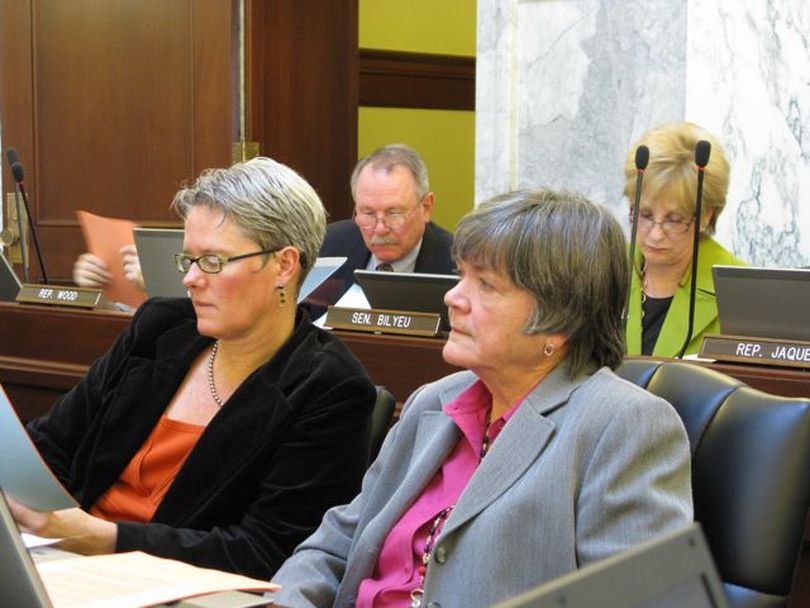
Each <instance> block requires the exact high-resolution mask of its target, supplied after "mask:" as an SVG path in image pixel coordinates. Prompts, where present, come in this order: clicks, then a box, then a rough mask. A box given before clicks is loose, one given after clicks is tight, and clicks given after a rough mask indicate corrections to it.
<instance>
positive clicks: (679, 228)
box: [630, 211, 695, 235]
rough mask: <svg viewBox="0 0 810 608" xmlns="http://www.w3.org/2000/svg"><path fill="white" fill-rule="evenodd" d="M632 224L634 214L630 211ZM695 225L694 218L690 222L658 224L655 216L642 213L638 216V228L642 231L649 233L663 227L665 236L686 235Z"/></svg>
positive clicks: (665, 221)
mask: <svg viewBox="0 0 810 608" xmlns="http://www.w3.org/2000/svg"><path fill="white" fill-rule="evenodd" d="M630 223H631V224H632V223H633V212H632V211H630ZM694 223H695V218H694V216H693V217H692V218H690V219H689V220H664V221H663V222H656V221H655V219H653V216H652V215H651V214H649V213H641V214H640V215H639V216H638V227H639V229H640V230H644V231H645V232H649V231H650V230H652V229H653V228H654V227H655V226H661V230H663V231H664V234H667V235H673V234H676V235H677V234H684V233H686V232H688V231H689V227H690V226H691V225H692V224H694Z"/></svg>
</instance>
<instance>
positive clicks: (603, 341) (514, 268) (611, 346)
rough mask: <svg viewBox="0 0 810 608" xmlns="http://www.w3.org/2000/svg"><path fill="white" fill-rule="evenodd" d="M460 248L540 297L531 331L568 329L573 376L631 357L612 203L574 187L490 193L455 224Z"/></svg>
mask: <svg viewBox="0 0 810 608" xmlns="http://www.w3.org/2000/svg"><path fill="white" fill-rule="evenodd" d="M453 255H454V257H455V259H456V260H457V261H471V262H474V263H476V264H481V265H483V266H484V267H488V268H491V269H493V270H495V271H497V272H500V273H502V274H504V275H506V276H508V277H509V278H510V279H511V281H512V282H513V283H514V284H515V285H518V286H519V287H521V288H523V289H525V290H526V291H528V292H530V293H531V294H532V295H533V296H534V299H535V311H534V314H533V315H532V317H531V318H530V319H529V321H528V323H527V325H526V327H525V329H524V331H525V333H527V334H539V333H562V334H564V335H565V336H566V338H567V344H568V349H569V352H568V359H569V361H570V368H569V370H570V373H571V375H572V376H573V375H576V374H579V373H581V372H583V371H585V370H587V369H588V368H590V367H591V366H592V365H593V364H594V363H596V364H597V365H599V366H602V365H607V366H608V367H610V368H616V367H617V366H618V365H619V364H620V363H621V361H622V357H623V356H624V350H625V348H624V330H623V327H622V319H621V316H622V309H623V307H624V303H625V300H626V297H627V289H628V268H627V257H626V249H625V238H624V233H623V232H622V229H621V227H620V226H619V223H618V222H617V221H616V219H615V218H614V217H613V215H612V214H611V213H610V211H608V210H607V209H606V208H605V207H602V206H601V205H597V204H596V203H592V202H591V201H589V200H588V199H586V198H585V197H584V196H582V195H581V194H578V193H576V192H571V191H567V190H550V189H542V190H517V191H514V192H509V193H507V194H503V195H501V196H496V197H495V198H492V199H489V200H488V201H485V202H483V203H481V204H479V205H478V206H477V207H476V208H475V209H474V210H473V211H471V212H470V213H468V214H467V215H465V216H464V217H463V218H462V219H461V221H460V222H459V224H458V227H457V228H456V233H455V236H454V239H453Z"/></svg>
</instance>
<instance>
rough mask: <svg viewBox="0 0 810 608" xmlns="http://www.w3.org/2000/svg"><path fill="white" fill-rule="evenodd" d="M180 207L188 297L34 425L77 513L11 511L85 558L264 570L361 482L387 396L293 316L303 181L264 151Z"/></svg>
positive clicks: (318, 212)
mask: <svg viewBox="0 0 810 608" xmlns="http://www.w3.org/2000/svg"><path fill="white" fill-rule="evenodd" d="M173 207H174V209H175V210H176V211H177V212H178V213H179V215H180V216H181V217H182V218H183V219H184V221H185V241H184V247H183V249H184V251H183V252H181V253H178V254H177V255H176V256H175V257H176V259H175V263H176V265H177V267H178V270H179V271H180V272H182V273H184V275H185V278H184V279H183V281H184V284H185V286H186V287H187V289H188V292H189V299H188V300H186V299H152V300H149V301H147V302H146V303H145V304H144V305H143V306H142V307H141V308H140V309H139V310H138V311H137V312H136V314H135V316H134V317H133V320H132V324H131V326H130V328H129V329H128V330H127V331H126V332H125V333H124V334H123V335H122V336H121V337H120V338H119V339H118V340H117V341H116V343H115V344H114V345H113V346H112V348H111V349H110V350H109V352H107V353H106V354H105V355H104V356H103V357H102V358H101V359H99V360H98V361H96V362H95V363H94V364H93V366H92V367H91V368H90V370H89V372H88V374H87V376H86V377H85V378H84V379H82V380H81V381H80V382H79V383H78V384H77V385H76V386H75V387H74V388H73V389H72V390H71V391H70V392H69V393H67V394H66V395H65V396H64V397H62V398H61V399H60V400H59V401H57V402H56V404H55V405H54V406H53V408H52V409H51V411H50V412H49V413H48V414H47V415H45V416H43V417H41V418H39V419H36V420H34V421H32V422H31V423H30V424H29V426H28V430H29V433H30V435H31V437H32V439H33V440H34V442H35V444H36V446H37V447H38V449H39V450H40V452H41V453H42V456H43V458H44V459H45V460H46V461H47V463H48V464H49V465H50V467H51V468H52V470H53V471H54V473H55V474H56V476H57V477H58V478H59V479H60V481H61V482H62V483H63V484H64V485H65V487H66V488H67V489H68V490H69V491H70V492H71V493H72V494H73V495H74V496H75V498H76V499H77V501H78V502H79V503H80V505H81V509H68V510H65V511H57V512H53V513H37V512H34V511H31V510H30V509H27V508H25V507H23V506H22V505H19V504H16V503H15V504H13V511H14V514H15V517H16V518H17V520H18V521H19V522H20V523H21V524H22V525H23V526H25V527H27V528H29V529H30V530H31V531H32V532H34V533H36V534H39V535H42V536H50V537H63V538H65V539H66V540H65V541H63V545H64V547H65V548H67V549H70V550H73V551H77V552H81V553H105V552H113V551H131V550H141V551H146V552H148V553H152V554H155V555H159V556H163V557H171V558H176V559H181V560H184V561H187V562H190V563H194V564H197V565H201V566H208V567H216V568H221V569H226V570H231V571H235V572H240V573H244V574H248V575H252V576H257V577H265V578H266V577H269V576H270V575H272V573H273V572H275V570H276V569H277V568H278V566H280V565H281V563H282V562H283V561H284V559H285V557H286V556H287V555H289V554H290V553H291V552H292V550H293V548H294V547H295V546H296V545H297V544H298V543H299V542H300V541H301V540H303V539H304V538H305V537H306V536H307V535H308V534H310V533H311V532H312V531H313V530H314V529H315V527H316V526H317V524H318V522H319V521H320V519H321V516H322V515H323V513H324V511H325V510H326V509H327V508H328V507H330V506H332V505H334V504H339V503H341V502H345V501H347V500H348V499H350V498H351V497H352V496H353V495H354V494H355V493H356V492H357V490H358V489H359V484H360V480H361V478H362V475H363V472H364V470H365V466H366V461H367V458H368V436H369V427H370V412H371V408H372V405H373V402H374V397H375V391H374V386H373V384H372V382H371V381H370V380H369V378H368V376H367V374H366V372H365V370H364V369H363V367H362V365H361V364H360V363H359V361H357V359H356V358H355V357H354V356H353V355H352V354H351V353H350V352H349V351H348V349H347V348H346V347H345V346H344V345H343V344H342V343H341V342H340V341H339V340H338V339H336V338H334V337H332V336H331V335H330V334H329V333H327V332H324V331H322V330H320V329H318V328H316V327H314V326H313V325H312V324H311V323H310V321H309V319H308V317H307V315H306V313H305V312H304V311H303V310H300V309H297V307H296V296H297V292H298V289H299V287H300V285H301V283H302V281H303V279H304V277H305V275H306V273H307V272H308V270H309V269H310V268H311V267H312V264H313V263H314V261H315V259H316V257H317V254H318V249H319V248H320V245H321V241H322V239H323V234H324V227H325V212H324V209H323V206H322V204H321V202H320V200H319V199H318V196H317V194H316V193H315V191H314V190H313V189H312V188H311V187H310V186H309V184H308V183H307V182H306V181H304V180H303V179H302V178H301V177H300V176H299V175H297V174H296V173H295V172H294V171H292V170H291V169H289V168H288V167H286V166H284V165H281V164H279V163H276V162H274V161H272V160H270V159H268V158H256V159H253V160H250V161H248V162H245V163H241V164H237V165H234V166H233V167H231V168H230V169H227V170H226V169H217V170H210V171H206V172H204V173H203V174H202V175H201V176H200V177H199V179H198V180H197V181H196V183H195V184H194V185H193V186H191V187H189V188H184V189H182V190H180V191H179V192H178V193H177V195H176V196H175V200H174V203H173ZM169 263H170V262H169Z"/></svg>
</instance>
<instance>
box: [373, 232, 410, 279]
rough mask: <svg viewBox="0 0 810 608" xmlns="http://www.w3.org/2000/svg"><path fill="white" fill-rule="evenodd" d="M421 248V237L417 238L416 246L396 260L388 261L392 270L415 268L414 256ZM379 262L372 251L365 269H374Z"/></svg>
mask: <svg viewBox="0 0 810 608" xmlns="http://www.w3.org/2000/svg"><path fill="white" fill-rule="evenodd" d="M421 248H422V239H419V242H418V243H417V244H416V247H414V248H413V249H411V250H410V251H409V252H408V254H407V255H405V256H403V257H401V258H399V259H398V260H394V261H393V262H390V264H391V266H393V268H394V272H413V271H414V269H415V268H416V258H417V257H419V250H420V249H421ZM379 263H380V260H378V259H377V256H376V255H374V254H373V253H372V254H371V257H370V258H369V260H368V264H366V270H374V269H375V268H377V264H379Z"/></svg>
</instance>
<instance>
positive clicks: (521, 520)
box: [273, 365, 692, 608]
mask: <svg viewBox="0 0 810 608" xmlns="http://www.w3.org/2000/svg"><path fill="white" fill-rule="evenodd" d="M567 373H568V372H567V366H566V365H561V366H559V367H558V368H557V369H556V370H555V371H554V372H552V373H551V374H550V375H549V376H548V377H547V378H546V379H545V380H543V382H541V383H540V384H539V385H538V387H537V388H536V389H535V390H534V391H533V392H532V393H531V394H530V395H529V396H528V397H527V398H526V400H525V401H524V403H523V404H522V405H521V407H520V408H519V409H518V410H517V412H516V413H515V414H514V416H513V417H512V418H511V419H510V420H509V422H508V424H507V425H506V426H505V427H504V429H503V431H502V432H501V434H500V435H499V436H498V439H497V441H495V443H494V444H493V445H492V446H491V448H490V450H489V452H488V454H487V456H486V458H485V459H484V460H483V461H482V462H481V465H480V466H479V468H478V470H477V471H476V472H475V474H474V475H473V477H472V478H471V480H470V482H469V484H468V486H467V488H466V489H465V490H464V492H463V493H462V495H461V497H460V499H459V501H458V504H457V505H456V508H455V509H454V510H453V512H452V514H451V515H450V518H449V519H448V520H447V522H446V524H445V527H444V530H443V531H442V534H441V536H440V537H439V539H438V541H437V543H436V546H435V548H434V553H433V559H432V560H431V563H430V565H429V567H428V573H427V578H426V581H425V599H424V605H425V606H427V605H429V602H436V603H437V604H436V605H440V606H444V607H445V608H448V607H451V606H464V607H469V606H489V605H491V604H492V603H495V602H497V601H499V600H503V599H505V598H508V597H511V596H513V595H516V594H518V593H521V592H523V591H526V590H528V589H531V588H533V587H535V586H537V585H539V584H541V583H543V582H546V581H548V580H550V579H552V578H555V577H557V576H560V575H562V574H565V573H567V572H570V571H572V570H575V569H576V568H577V567H579V566H582V565H585V564H587V563H590V562H593V561H595V560H599V559H602V558H604V557H607V556H609V555H611V554H612V553H615V552H618V551H621V550H622V549H625V548H627V547H630V546H631V545H634V544H637V543H641V542H643V541H645V540H648V539H650V538H653V537H655V536H657V535H660V534H663V533H665V532H667V531H670V530H674V529H677V528H680V527H682V526H684V525H686V524H688V523H689V522H691V520H692V499H691V485H690V462H689V444H688V440H687V437H686V433H685V431H684V428H683V424H682V423H681V420H680V418H679V416H678V415H677V413H676V412H675V410H674V409H673V408H672V407H671V406H670V405H669V404H668V403H667V402H666V401H663V400H662V399H660V398H658V397H655V396H653V395H651V394H650V393H648V392H646V391H644V390H642V389H640V388H638V387H637V386H635V385H633V384H630V383H629V382H626V381H624V380H622V379H620V378H619V377H618V376H616V375H615V374H614V373H613V372H611V371H610V370H608V369H607V368H603V369H600V370H598V371H597V372H596V373H594V374H592V375H581V376H579V377H577V378H575V379H574V380H571V379H569V377H568V375H567ZM475 380H476V376H475V375H474V374H472V373H471V372H460V373H457V374H453V375H451V376H448V377H446V378H444V379H442V380H439V381H438V382H435V383H432V384H429V385H426V386H424V387H422V388H420V389H419V390H418V391H416V392H415V393H414V394H413V395H412V396H411V398H410V399H409V400H408V403H407V404H406V411H405V413H404V415H403V417H402V418H401V420H400V421H399V422H398V423H397V425H396V426H395V427H394V428H393V429H392V430H391V432H390V433H389V434H388V437H387V438H386V440H385V443H384V445H383V447H382V450H381V452H380V456H379V458H378V459H377V460H376V462H375V463H374V464H373V465H372V466H371V468H370V469H369V471H368V472H367V473H366V476H365V479H364V480H363V489H362V491H361V493H360V494H359V495H358V496H357V497H356V498H355V499H354V500H353V501H352V502H351V503H350V504H348V505H344V506H341V507H336V508H333V509H331V510H330V511H328V512H327V513H326V515H325V516H324V519H323V522H322V523H321V526H320V527H319V528H318V530H317V531H316V532H315V533H314V534H313V535H312V536H310V537H309V538H308V539H307V540H305V541H304V542H303V543H302V544H301V545H299V547H298V548H297V549H296V551H295V553H294V554H293V556H292V557H291V558H290V559H288V560H287V561H286V562H285V564H284V565H283V566H282V567H281V569H280V570H279V571H278V573H277V574H276V576H275V577H274V578H273V580H274V581H275V582H277V583H279V584H281V585H283V586H284V587H285V589H283V590H282V591H280V592H279V593H277V594H276V595H275V598H276V601H277V602H278V603H279V604H281V605H283V606H295V607H298V606H332V605H334V606H353V605H354V603H355V600H356V594H357V590H358V586H359V584H360V582H361V581H362V580H363V579H364V578H366V577H368V576H370V575H371V574H372V572H373V570H374V567H375V565H376V562H377V557H378V554H379V551H380V549H381V546H382V543H383V542H384V540H385V538H386V536H387V534H388V532H389V530H390V529H391V528H392V527H393V526H394V525H395V524H396V523H397V521H398V520H399V518H400V517H401V516H402V514H403V513H404V511H405V509H406V508H407V507H408V505H410V504H411V503H412V502H413V501H414V499H415V498H417V497H418V496H419V494H420V492H421V491H422V489H423V488H424V487H425V485H426V484H427V483H428V481H429V480H430V479H431V478H432V476H433V475H434V474H435V473H436V471H437V470H438V469H439V467H440V466H441V464H442V463H443V462H444V460H445V458H446V457H447V456H448V455H449V454H450V452H451V450H452V449H453V447H454V446H455V445H456V443H457V441H458V440H459V438H460V436H461V435H460V431H459V430H458V427H456V425H455V423H454V422H453V421H452V420H451V419H450V418H449V417H448V416H446V415H445V414H444V413H442V411H441V410H442V407H443V405H444V404H446V403H448V402H449V401H451V400H452V399H453V398H454V397H455V396H456V395H458V394H459V393H460V392H461V391H463V390H465V389H466V388H467V387H469V386H470V385H471V384H472V383H473V382H474V381H475ZM434 560H435V561H434Z"/></svg>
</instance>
